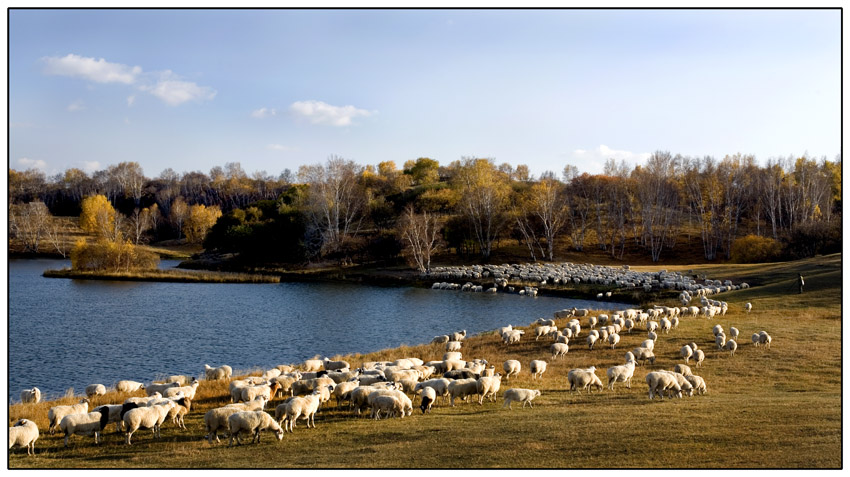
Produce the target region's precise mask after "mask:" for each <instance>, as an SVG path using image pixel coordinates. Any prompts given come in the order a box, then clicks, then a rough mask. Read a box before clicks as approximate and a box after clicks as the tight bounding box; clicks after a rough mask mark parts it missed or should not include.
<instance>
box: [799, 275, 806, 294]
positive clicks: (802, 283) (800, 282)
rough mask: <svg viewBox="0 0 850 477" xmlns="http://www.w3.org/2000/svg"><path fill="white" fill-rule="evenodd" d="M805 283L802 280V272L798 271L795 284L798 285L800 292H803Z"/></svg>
mask: <svg viewBox="0 0 850 477" xmlns="http://www.w3.org/2000/svg"><path fill="white" fill-rule="evenodd" d="M805 284H806V282H804V281H803V274H802V273H798V274H797V285H799V286H800V293H803V285H805Z"/></svg>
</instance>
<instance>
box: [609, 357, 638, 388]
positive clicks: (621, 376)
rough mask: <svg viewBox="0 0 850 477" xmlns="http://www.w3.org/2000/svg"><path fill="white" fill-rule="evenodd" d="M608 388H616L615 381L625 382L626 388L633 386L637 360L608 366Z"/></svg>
mask: <svg viewBox="0 0 850 477" xmlns="http://www.w3.org/2000/svg"><path fill="white" fill-rule="evenodd" d="M607 374H608V389H611V390H613V389H614V383H616V382H624V383H626V388H628V389H631V388H632V376H634V374H635V362H634V361H627V362H626V364H621V365H619V366H611V367H610V368H608V372H607Z"/></svg>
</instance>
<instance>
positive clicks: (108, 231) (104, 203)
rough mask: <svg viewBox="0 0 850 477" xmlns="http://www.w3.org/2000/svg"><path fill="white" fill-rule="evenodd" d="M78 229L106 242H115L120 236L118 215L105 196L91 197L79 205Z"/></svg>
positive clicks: (119, 218)
mask: <svg viewBox="0 0 850 477" xmlns="http://www.w3.org/2000/svg"><path fill="white" fill-rule="evenodd" d="M81 206H82V213H81V214H80V228H81V229H83V230H84V231H86V232H91V233H94V234H96V235H97V236H98V237H103V238H105V239H107V240H111V241H114V240H117V239H118V238H119V236H120V231H119V229H120V224H121V217H120V214H118V213H117V212H115V208H114V207H112V204H110V203H109V200H108V199H107V198H106V196H105V195H101V194H98V195H93V196H89V197H86V198H84V199H83V202H82V204H81Z"/></svg>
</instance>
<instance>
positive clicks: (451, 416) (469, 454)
mask: <svg viewBox="0 0 850 477" xmlns="http://www.w3.org/2000/svg"><path fill="white" fill-rule="evenodd" d="M688 268H692V269H694V270H696V271H698V272H700V273H701V270H705V271H706V272H707V273H709V275H710V276H712V277H717V278H724V279H725V278H731V279H733V280H735V281H736V282H737V281H738V280H739V278H737V277H741V278H744V277H752V278H748V280H751V281H750V283H751V284H753V283H754V282H756V280H757V279H758V280H759V281H758V282H757V283H758V284H759V285H760V286H755V287H753V288H750V289H748V290H741V291H737V292H734V293H727V294H724V295H721V296H720V297H719V299H721V300H724V301H727V302H729V304H730V309H729V312H728V313H727V315H726V316H723V317H720V318H718V319H715V320H711V321H709V320H705V319H703V318H696V319H691V318H686V319H683V320H682V321H681V324H680V326H679V328H678V329H676V330H673V331H672V332H671V333H670V334H669V335H662V336H660V337H659V338H658V342H657V343H656V355H657V356H658V361H657V362H656V364H655V365H654V366H646V367H639V368H638V369H637V370H636V372H635V378H634V381H633V386H632V389H631V390H628V389H626V388H625V387H624V386H623V385H622V384H617V385H616V387H615V390H614V391H609V390H607V389H606V390H605V391H603V392H601V393H592V394H586V393H582V394H576V393H570V392H569V391H568V385H567V383H566V379H565V376H566V373H567V371H568V370H569V369H571V368H575V367H587V366H591V365H594V366H596V367H597V374H598V375H600V376H604V373H605V371H604V370H605V369H606V368H607V367H609V366H612V365H615V364H620V363H622V362H623V354H624V353H625V352H626V351H627V350H629V349H631V348H633V347H635V346H638V344H639V343H640V342H641V341H642V340H643V339H645V337H646V334H645V332H642V331H637V330H636V331H634V332H633V333H632V334H623V335H622V340H621V343H620V345H619V346H618V348H617V349H615V350H612V349H610V347H604V346H597V348H596V349H595V350H593V351H589V350H588V349H587V347H586V345H584V339H583V337H584V336H586V331H584V330H583V331H582V338H580V339H579V340H574V341H573V343H572V344H571V350H570V352H569V354H568V355H567V356H566V357H565V358H562V359H560V360H557V361H554V362H551V363H550V365H549V369H548V370H547V371H546V373H545V374H544V377H543V379H542V381H539V382H533V381H532V380H531V378H530V375H529V373H528V369H527V368H528V362H529V361H530V360H532V359H540V358H546V359H547V360H549V358H550V357H549V353H548V347H549V345H550V344H551V342H550V341H548V340H546V341H544V340H542V339H541V340H540V341H538V342H535V341H534V340H533V338H532V339H528V338H527V337H528V335H526V339H525V340H523V342H521V343H520V344H519V345H516V346H511V347H506V346H504V345H502V344H501V342H500V341H499V340H498V338H497V336H495V335H494V334H492V333H484V334H481V335H479V336H474V337H470V338H469V339H468V341H467V342H466V343H465V345H464V350H463V352H464V356H465V357H467V358H476V357H480V358H486V359H488V360H489V361H490V362H491V363H494V364H496V366H497V367H500V366H501V363H502V362H503V361H504V360H506V359H519V360H520V361H521V362H522V365H523V368H524V369H523V371H522V373H521V374H520V376H519V377H518V378H517V379H515V380H512V382H510V383H505V382H503V385H502V389H503V390H504V389H508V388H510V387H531V388H537V389H540V390H541V391H542V395H541V396H540V397H539V398H538V399H537V400H535V402H534V408H533V409H529V408H526V409H521V408H518V407H517V406H514V410H513V411H508V410H506V409H504V410H503V409H502V408H501V406H502V400H501V398H500V399H498V400H497V402H496V403H490V402H485V404H484V405H483V406H479V405H478V404H467V403H461V404H459V405H458V406H457V407H454V408H451V407H448V406H447V405H445V404H443V403H441V402H440V403H438V407H435V409H434V410H433V412H432V413H431V414H428V415H421V414H418V412H417V413H416V414H414V415H413V416H412V417H410V418H404V419H388V420H381V421H378V422H376V421H373V420H370V419H367V418H363V417H361V418H354V417H353V416H351V414H350V413H349V412H348V411H347V410H345V411H342V410H336V409H325V410H323V411H321V412H320V413H319V416H318V417H317V419H316V424H317V428H316V429H309V430H308V429H306V427H305V426H304V425H303V423H300V422H299V424H298V427H297V428H296V430H295V433H294V434H287V435H286V437H284V440H283V442H277V441H276V440H274V439H273V438H272V436H271V435H268V436H267V435H264V436H263V440H262V442H261V443H260V444H259V445H243V446H239V447H234V448H227V447H226V442H223V443H222V444H213V445H212V446H211V445H209V444H208V443H207V442H206V441H205V440H203V439H202V437H203V435H204V434H205V431H204V429H203V414H204V413H205V412H206V411H207V410H208V409H211V408H213V407H217V406H220V405H222V404H224V403H226V402H228V398H227V397H225V396H226V395H227V388H226V384H225V383H223V382H219V383H213V382H206V381H202V383H201V386H200V388H199V390H198V394H197V399H196V401H195V403H194V406H193V409H192V412H191V413H190V414H189V415H188V416H187V418H186V425H187V426H188V430H187V431H181V430H178V429H176V428H175V427H174V426H173V425H171V424H167V425H166V426H165V427H164V428H163V432H162V435H163V437H162V439H160V440H156V441H154V440H153V439H152V438H151V436H150V433H149V432H148V431H140V433H138V434H137V435H138V437H137V438H134V441H135V443H134V444H133V446H132V447H128V446H125V445H123V442H122V437H121V436H118V435H115V434H114V433H113V432H112V431H111V430H110V432H109V433H108V434H107V436H106V440H105V442H104V443H102V444H100V445H98V446H95V445H94V443H93V441H92V439H91V438H86V437H79V436H74V437H72V438H71V442H72V443H71V448H70V449H64V448H63V447H62V438H61V437H60V436H59V435H58V434H57V435H56V436H48V435H46V434H43V435H42V437H41V438H40V439H39V441H38V442H37V444H36V450H37V455H36V456H34V457H27V456H26V453H25V451H22V450H18V449H16V450H15V451H14V452H13V453H12V455H11V456H10V460H9V466H10V467H12V468H18V467H34V468H76V467H122V468H124V467H133V468H135V467H142V468H161V467H180V468H220V467H260V468H278V467H281V468H357V467H363V468H434V467H437V468H447V467H451V468H454V467H464V468H490V467H500V468H832V469H836V468H840V467H841V466H842V460H841V450H842V449H841V437H842V434H841V431H842V427H841V416H842V414H841V310H840V300H841V272H840V255H839V256H830V257H818V258H816V259H812V260H806V261H801V262H793V263H786V264H770V265H748V266H740V267H735V268H734V269H732V268H731V267H726V266H724V267H723V269H722V270H711V268H710V267H700V266H686V267H685V269H688ZM798 270H799V271H802V273H803V275H804V276H805V277H806V283H807V292H806V293H804V294H803V295H798V294H795V293H792V292H785V291H784V290H785V288H787V286H786V282H787V281H788V280H789V279H791V277H795V276H796V273H797V271H798ZM747 301H751V302H752V303H753V304H754V309H753V312H752V313H750V314H749V315H747V314H744V313H743V311H742V305H743V303H744V302H747ZM670 304H672V303H670ZM553 311H555V310H553ZM504 322H505V324H507V323H513V324H516V323H517V318H516V317H507V316H506V317H505V318H504ZM565 323H566V320H558V325H559V326H561V327H562V326H564V324H565ZM716 323H720V324H722V325H723V326H724V328H726V329H728V328H729V326H735V327H737V328H738V329H739V330H740V331H741V339H740V340H739V348H738V351H737V353H736V354H735V356H734V357H730V355H729V353H728V352H721V351H718V350H716V349H715V347H714V340H713V335H712V332H711V328H712V326H714V325H715V324H716ZM526 329H529V328H526ZM759 330H767V331H768V332H769V333H770V334H771V336H772V337H773V345H772V348H771V349H769V350H768V349H762V348H757V347H755V346H753V345H752V343H751V341H750V335H751V334H752V333H753V332H756V331H759ZM450 331H455V330H434V334H435V335H436V334H442V333H446V332H450ZM690 341H695V342H696V343H698V344H699V346H700V347H701V348H702V349H704V350H705V352H706V361H705V363H704V365H703V367H702V368H700V369H697V368H695V367H693V366H692V367H693V369H694V371H695V373H696V374H699V375H701V376H703V377H704V378H705V380H706V383H707V385H708V393H707V394H706V395H704V396H694V397H690V398H688V397H686V398H683V399H677V400H672V401H671V400H664V401H659V400H656V401H655V402H652V401H649V400H648V399H647V393H646V385H645V384H644V381H643V378H644V377H645V375H646V373H647V372H648V371H650V370H652V369H671V368H672V367H673V365H674V364H676V363H679V362H681V358H680V357H679V354H678V352H679V348H680V347H681V345H682V344H684V343H687V342H690ZM442 354H443V349H442V347H439V346H436V345H419V346H402V347H399V348H396V349H388V350H382V351H378V352H375V353H370V354H362V355H361V354H351V355H347V356H337V357H334V359H339V358H342V359H346V360H348V361H349V362H352V363H360V362H361V361H365V360H385V359H386V360H389V359H396V358H400V357H405V356H418V357H420V358H422V359H424V360H430V359H437V358H439V357H441V356H442ZM604 381H605V379H604V378H603V382H604ZM499 394H500V395H501V392H500V393H499ZM124 397H125V396H124V395H107V396H105V397H104V398H102V401H101V402H107V401H109V402H120V401H121V400H123V399H124ZM66 400H67V402H66ZM71 402H73V399H72V398H65V400H63V402H62V403H63V404H64V403H71ZM278 402H279V401H277V402H273V403H272V404H271V405H270V407H271V408H272V409H273V408H274V406H275V405H276V404H277V403H278ZM53 404H55V403H51V404H39V405H21V404H18V405H14V406H11V408H10V410H9V411H10V418H11V419H17V418H19V417H29V418H32V419H35V420H36V422H37V423H38V424H39V427H40V428H41V429H46V427H47V418H46V414H47V409H48V408H49V406H50V405H53Z"/></svg>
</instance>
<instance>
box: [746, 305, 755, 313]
mask: <svg viewBox="0 0 850 477" xmlns="http://www.w3.org/2000/svg"><path fill="white" fill-rule="evenodd" d="M752 309H753V304H752V303H744V311H746V312H747V313H749V312H750V311H751V310H752Z"/></svg>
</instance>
